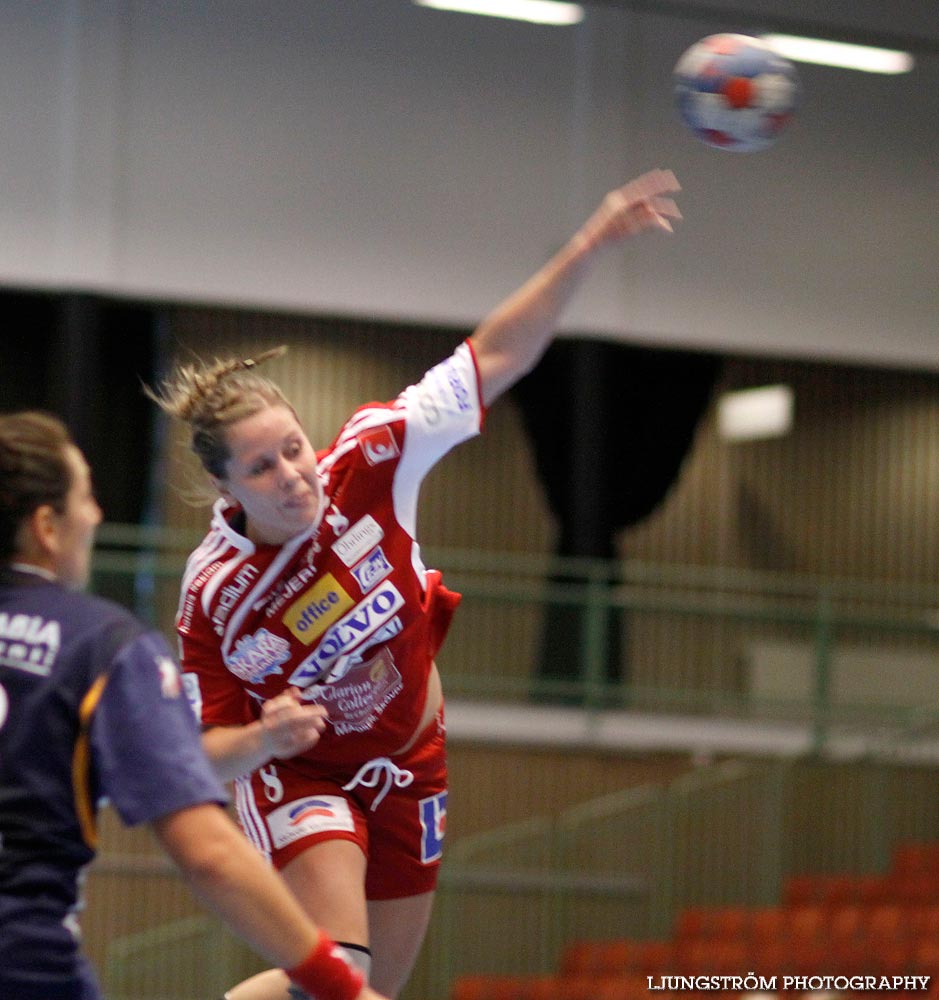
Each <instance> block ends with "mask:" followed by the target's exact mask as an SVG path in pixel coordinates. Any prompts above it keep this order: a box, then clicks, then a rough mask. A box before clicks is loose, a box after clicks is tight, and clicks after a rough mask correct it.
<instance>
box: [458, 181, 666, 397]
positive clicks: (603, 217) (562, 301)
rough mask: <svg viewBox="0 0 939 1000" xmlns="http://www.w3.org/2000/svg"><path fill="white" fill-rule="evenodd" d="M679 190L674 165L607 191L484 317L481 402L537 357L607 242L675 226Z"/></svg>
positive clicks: (479, 351) (479, 350) (479, 338)
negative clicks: (558, 245) (556, 248)
mask: <svg viewBox="0 0 939 1000" xmlns="http://www.w3.org/2000/svg"><path fill="white" fill-rule="evenodd" d="M680 189H681V186H680V185H679V183H678V181H677V179H676V178H675V175H674V174H673V173H672V171H671V170H651V171H649V172H648V173H645V174H642V175H641V176H639V177H636V178H635V179H633V180H631V181H629V183H627V184H624V185H623V186H622V187H620V188H616V189H615V190H613V191H611V192H610V193H609V194H608V195H607V196H606V197H605V198H604V199H603V201H602V202H601V203H600V205H599V206H598V207H597V209H596V211H594V213H593V214H592V215H591V216H590V218H589V219H587V221H586V222H585V223H584V224H583V225H582V226H581V227H580V229H579V230H578V231H577V232H576V233H575V234H574V235H573V236H572V237H571V239H570V240H568V242H567V243H566V244H565V245H564V246H563V247H562V248H561V249H560V250H559V251H558V253H557V254H555V256H554V257H552V258H551V260H549V261H548V262H547V263H546V264H545V265H544V267H542V268H541V269H540V270H539V271H537V272H536V273H535V274H534V275H533V276H532V277H531V278H529V280H528V281H526V282H525V284H524V285H522V287H521V288H519V289H518V290H517V291H516V292H515V293H514V294H513V295H511V296H509V298H508V299H506V300H505V301H504V302H503V303H502V304H501V305H499V306H497V307H496V309H495V310H493V312H491V313H490V314H489V316H487V317H486V319H485V320H483V322H482V323H481V324H480V325H479V327H478V328H477V329H476V331H475V332H474V333H473V335H472V337H471V341H472V344H473V349H474V351H475V354H476V360H477V363H478V365H479V375H480V381H481V388H482V396H483V402H484V403H485V404H486V405H489V404H490V403H492V402H493V400H495V399H496V398H497V397H498V396H499V395H501V394H502V393H503V392H504V391H505V390H506V389H508V388H509V387H510V386H512V385H513V384H514V383H515V382H516V381H518V379H519V378H521V377H522V375H524V374H525V373H526V372H528V371H530V370H531V369H532V368H533V367H534V365H535V364H536V363H537V361H538V359H539V358H540V357H541V355H542V354H543V353H544V350H545V348H546V347H547V346H548V344H549V343H550V341H551V338H552V337H553V335H554V332H555V329H556V327H557V323H558V320H559V319H560V317H561V314H562V312H563V311H564V308H565V307H566V306H567V304H568V302H570V300H571V298H572V297H573V295H574V293H575V292H576V291H577V289H578V288H579V286H580V284H581V283H582V281H583V279H584V278H585V277H586V275H587V273H588V272H589V269H590V266H591V264H592V263H593V262H594V260H596V259H597V257H598V255H599V252H600V251H601V250H602V249H603V248H604V247H606V246H612V245H615V244H616V243H619V242H621V241H622V240H624V239H626V238H628V237H630V236H635V235H638V234H640V233H642V232H645V231H647V230H661V231H665V232H671V231H672V220H674V219H680V218H681V212H680V211H679V210H678V206H677V204H676V203H675V201H674V199H673V198H672V197H671V195H672V194H674V193H675V192H677V191H679V190H680Z"/></svg>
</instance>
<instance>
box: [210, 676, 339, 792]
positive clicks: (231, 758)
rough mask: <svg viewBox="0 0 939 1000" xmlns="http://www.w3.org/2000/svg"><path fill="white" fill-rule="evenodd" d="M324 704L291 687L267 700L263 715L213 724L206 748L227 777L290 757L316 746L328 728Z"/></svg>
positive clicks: (221, 776) (227, 779)
mask: <svg viewBox="0 0 939 1000" xmlns="http://www.w3.org/2000/svg"><path fill="white" fill-rule="evenodd" d="M327 717H328V713H327V711H326V709H325V708H323V706H322V705H313V704H306V703H304V702H303V700H302V697H301V695H300V691H299V690H298V689H297V688H295V687H291V688H288V689H287V690H286V691H284V692H283V694H279V695H277V697H276V698H271V699H269V700H268V701H266V702H265V703H264V705H263V706H262V708H261V717H260V719H258V720H257V721H256V722H251V723H248V724H247V725H244V726H213V727H211V728H209V729H207V730H206V731H205V733H204V734H203V737H202V742H203V746H204V747H205V751H206V753H207V755H208V757H209V759H210V760H211V761H212V764H213V765H214V767H215V771H216V773H217V774H218V776H219V777H220V778H221V779H222V780H223V781H233V780H234V779H235V778H237V777H238V776H239V775H241V774H246V773H247V772H249V771H254V770H257V768H259V767H263V766H264V765H265V764H267V763H268V762H269V761H271V760H273V759H274V758H275V757H277V758H279V759H280V760H289V759H290V758H291V757H296V756H297V754H301V753H304V752H305V751H307V750H309V749H311V748H312V747H314V746H315V745H316V744H317V742H318V741H319V738H320V735H321V734H322V732H323V730H324V729H325V728H326V721H327Z"/></svg>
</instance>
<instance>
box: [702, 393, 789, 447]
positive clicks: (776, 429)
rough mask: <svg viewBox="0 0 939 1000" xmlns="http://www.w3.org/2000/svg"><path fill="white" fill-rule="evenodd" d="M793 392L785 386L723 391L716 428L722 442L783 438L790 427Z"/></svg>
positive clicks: (718, 404) (719, 402)
mask: <svg viewBox="0 0 939 1000" xmlns="http://www.w3.org/2000/svg"><path fill="white" fill-rule="evenodd" d="M792 411H793V393H792V389H791V388H790V387H789V386H788V385H766V386H761V387H760V388H758V389H740V390H738V391H737V392H726V393H724V395H723V396H721V398H720V399H719V400H718V403H717V426H718V430H719V431H720V435H721V437H722V438H724V440H725V441H756V440H759V439H761V438H773V437H782V436H783V435H785V434H788V433H789V430H790V428H791V427H792Z"/></svg>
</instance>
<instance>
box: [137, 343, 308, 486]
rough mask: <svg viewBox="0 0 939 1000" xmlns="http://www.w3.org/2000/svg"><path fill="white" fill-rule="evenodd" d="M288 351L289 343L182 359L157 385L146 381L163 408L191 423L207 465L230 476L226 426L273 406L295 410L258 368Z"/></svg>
mask: <svg viewBox="0 0 939 1000" xmlns="http://www.w3.org/2000/svg"><path fill="white" fill-rule="evenodd" d="M286 352H287V348H286V347H274V348H272V349H271V350H269V351H264V352H263V353H261V354H259V355H258V356H257V357H255V358H245V359H240V358H229V359H227V360H221V361H220V360H219V359H216V360H215V361H213V362H212V363H211V364H209V363H203V362H196V363H193V364H181V365H178V366H177V367H176V369H175V370H174V371H173V372H172V374H171V375H170V376H169V378H167V379H165V380H164V381H163V383H162V384H161V386H160V388H159V389H158V390H156V391H154V390H153V389H150V388H149V387H148V386H144V391H145V392H146V394H147V396H149V397H150V399H152V400H153V401H154V402H155V403H156V404H157V406H159V407H160V409H161V410H163V411H164V413H168V414H169V415H170V416H171V417H174V418H175V419H177V420H180V421H182V422H183V423H185V424H187V425H188V426H189V431H190V446H191V448H192V450H193V452H195V454H196V456H197V457H198V459H199V461H200V462H201V463H202V467H203V468H204V469H205V471H206V472H208V473H209V475H211V476H214V477H215V478H216V479H225V478H226V469H225V467H226V465H227V463H228V459H229V458H230V457H231V452H230V451H229V448H228V442H227V441H226V438H225V431H226V429H227V428H228V427H229V426H230V425H231V424H233V423H235V422H236V421H238V420H243V419H244V418H245V417H251V416H253V415H254V414H255V413H258V412H259V411H261V410H263V409H265V408H266V407H268V406H286V407H287V408H288V409H289V410H290V411H291V412H295V411H294V409H293V407H292V406H291V405H290V403H289V402H288V401H287V398H286V397H285V396H284V394H283V392H282V390H281V389H280V387H279V386H278V385H277V384H276V383H274V382H272V381H271V380H270V379H269V378H267V377H266V376H264V375H260V374H259V373H258V372H257V371H256V369H257V367H258V365H261V364H263V363H264V362H265V361H269V360H270V359H271V358H279V357H281V356H282V355H284V354H285V353H286Z"/></svg>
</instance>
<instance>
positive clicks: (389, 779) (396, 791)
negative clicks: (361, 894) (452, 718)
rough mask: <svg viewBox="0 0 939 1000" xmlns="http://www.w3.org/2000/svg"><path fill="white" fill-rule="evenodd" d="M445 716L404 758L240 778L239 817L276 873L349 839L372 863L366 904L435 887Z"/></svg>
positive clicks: (442, 822) (276, 768) (286, 767)
mask: <svg viewBox="0 0 939 1000" xmlns="http://www.w3.org/2000/svg"><path fill="white" fill-rule="evenodd" d="M444 732H445V731H444V724H443V713H442V712H441V713H439V714H438V716H437V718H436V719H435V720H434V721H433V722H432V723H431V724H430V725H429V726H428V727H427V729H426V730H425V731H424V733H423V734H422V735H421V737H420V738H419V739H418V741H417V743H416V744H415V745H414V746H413V747H412V748H411V749H410V750H408V751H407V753H406V754H404V756H402V757H395V758H394V759H391V758H388V757H378V758H376V759H374V760H370V761H366V762H364V763H363V764H362V766H361V767H359V768H354V769H353V768H350V769H349V771H348V773H335V772H331V773H329V774H324V775H323V776H322V777H316V778H314V777H311V776H310V775H308V774H300V773H298V772H297V771H296V770H294V769H293V768H291V766H290V762H289V761H278V762H277V764H269V765H267V766H266V767H263V768H261V769H260V770H258V771H255V772H254V773H253V774H252V775H250V776H249V777H244V778H239V779H238V781H237V782H236V784H235V803H236V806H237V810H238V819H239V821H240V823H241V826H242V828H243V829H244V831H245V833H246V834H247V836H248V839H249V840H250V841H251V842H252V843H253V844H254V845H255V847H257V848H258V850H259V851H261V853H262V854H264V855H265V856H266V857H267V858H268V860H269V861H270V862H271V863H272V864H273V865H274V867H275V868H278V869H280V868H283V867H284V866H285V865H286V864H287V863H288V862H290V861H292V860H293V859H294V858H295V857H297V855H298V854H300V853H301V852H303V851H305V850H306V849H307V848H308V847H311V846H312V845H313V844H318V843H321V842H322V841H325V840H351V841H352V842H353V843H355V844H358V845H359V847H360V848H361V849H362V852H363V853H364V854H365V857H366V858H367V861H368V864H367V868H366V873H365V895H366V898H368V899H399V898H401V897H403V896H415V895H418V894H419V893H423V892H430V891H431V890H433V889H434V888H435V887H436V885H437V872H438V870H439V868H440V858H441V855H442V853H443V838H444V831H445V828H446V821H447V757H446V747H445V737H444Z"/></svg>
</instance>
